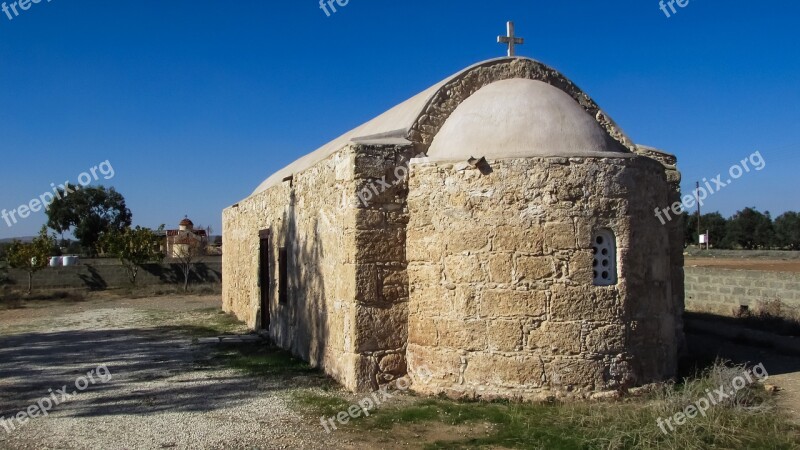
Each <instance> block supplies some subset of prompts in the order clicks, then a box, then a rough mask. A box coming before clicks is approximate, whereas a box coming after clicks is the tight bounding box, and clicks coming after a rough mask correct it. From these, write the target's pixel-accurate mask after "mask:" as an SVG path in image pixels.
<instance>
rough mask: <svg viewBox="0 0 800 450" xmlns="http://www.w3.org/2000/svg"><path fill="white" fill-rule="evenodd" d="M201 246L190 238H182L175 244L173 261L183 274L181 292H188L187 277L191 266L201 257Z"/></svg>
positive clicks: (190, 271)
mask: <svg viewBox="0 0 800 450" xmlns="http://www.w3.org/2000/svg"><path fill="white" fill-rule="evenodd" d="M200 247H201V245H199V242H198V241H196V240H194V239H192V238H188V237H187V238H184V239H181V240H179V241H178V242H176V243H175V250H174V254H175V259H176V260H177V261H178V265H180V268H181V272H183V292H186V291H188V290H189V275H191V273H192V266H193V265H194V263H195V261H196V260H197V258H198V257H200V255H201V253H202V252H201V248H200Z"/></svg>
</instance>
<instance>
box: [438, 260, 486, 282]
mask: <svg viewBox="0 0 800 450" xmlns="http://www.w3.org/2000/svg"><path fill="white" fill-rule="evenodd" d="M444 273H445V279H446V280H447V281H449V282H451V283H477V282H481V281H485V280H486V274H485V273H484V271H483V268H481V264H480V261H479V260H478V257H477V256H475V255H451V256H447V257H446V258H445V272H444Z"/></svg>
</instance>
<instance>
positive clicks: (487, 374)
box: [464, 352, 544, 387]
mask: <svg viewBox="0 0 800 450" xmlns="http://www.w3.org/2000/svg"><path fill="white" fill-rule="evenodd" d="M543 374H544V366H543V364H542V361H541V360H540V359H539V358H538V357H536V356H504V355H500V354H496V353H485V352H476V353H470V354H469V355H468V357H467V367H466V370H465V371H464V382H465V383H466V384H480V385H489V386H502V385H506V386H532V387H537V386H541V385H542V376H543Z"/></svg>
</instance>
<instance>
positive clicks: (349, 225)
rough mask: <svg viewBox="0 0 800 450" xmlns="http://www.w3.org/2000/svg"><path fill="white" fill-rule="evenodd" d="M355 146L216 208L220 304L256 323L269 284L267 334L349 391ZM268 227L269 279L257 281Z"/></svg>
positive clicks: (353, 358)
mask: <svg viewBox="0 0 800 450" xmlns="http://www.w3.org/2000/svg"><path fill="white" fill-rule="evenodd" d="M355 154H356V150H355V146H348V147H346V148H344V149H342V150H340V151H338V152H336V153H335V154H333V155H331V156H330V157H328V158H327V159H326V160H324V161H322V162H320V163H318V164H316V165H315V166H313V167H311V168H309V169H308V170H305V171H303V172H302V173H298V174H295V176H294V177H293V179H291V180H287V181H284V182H283V183H282V184H281V185H278V186H274V187H272V188H270V189H268V190H266V191H265V192H262V193H259V194H258V195H256V196H254V197H251V198H248V199H247V200H244V201H242V202H241V203H240V204H238V205H237V206H235V207H231V208H228V209H226V210H225V211H224V213H223V248H224V249H225V252H224V255H223V261H224V267H225V271H224V273H223V308H224V309H225V311H229V312H233V313H235V314H236V315H237V316H238V317H239V318H240V319H242V320H244V321H245V322H247V324H248V326H250V327H251V328H261V324H260V323H259V317H260V296H261V289H262V288H268V289H269V304H270V312H271V314H270V316H271V317H270V320H271V323H270V327H269V330H270V335H271V337H272V338H273V340H274V341H275V342H276V343H277V344H278V345H279V346H281V347H283V348H285V349H288V350H290V351H292V352H293V353H294V354H296V355H297V356H299V357H300V358H303V359H304V360H306V361H309V362H310V363H311V364H312V365H314V366H317V367H320V368H322V369H323V370H325V372H327V373H328V374H329V375H331V376H333V377H334V378H335V379H336V380H337V381H339V382H340V383H342V384H343V385H344V386H345V387H347V388H349V389H351V390H356V389H357V388H358V385H359V380H360V376H359V375H357V374H356V367H358V365H359V362H360V356H359V355H358V354H357V352H356V342H355V336H356V312H357V310H356V305H355V298H356V289H355V286H356V274H357V268H356V263H357V261H356V239H357V238H358V236H359V233H358V232H357V229H356V228H357V227H356V204H357V198H356V191H357V185H356V181H355V179H354V159H355ZM266 229H269V230H271V233H272V237H271V238H272V243H271V248H270V254H271V257H270V277H269V278H270V280H269V283H268V286H260V285H259V246H260V242H259V231H261V230H266ZM281 247H285V248H286V249H287V254H288V258H287V260H288V261H287V265H288V267H287V269H288V270H287V274H288V279H287V282H288V289H287V290H288V292H287V295H286V302H285V304H281V303H280V302H279V297H280V296H279V294H280V293H279V292H278V284H279V283H278V256H279V249H280V248H281Z"/></svg>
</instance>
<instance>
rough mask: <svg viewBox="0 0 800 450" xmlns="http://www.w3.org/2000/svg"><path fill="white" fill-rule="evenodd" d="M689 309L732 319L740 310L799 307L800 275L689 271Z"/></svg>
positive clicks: (738, 271) (687, 304) (691, 269)
mask: <svg viewBox="0 0 800 450" xmlns="http://www.w3.org/2000/svg"><path fill="white" fill-rule="evenodd" d="M684 270H685V273H686V309H687V310H689V311H698V312H713V313H716V314H722V315H732V314H733V313H734V311H737V310H739V308H740V307H741V306H748V307H749V308H750V309H753V308H754V307H755V306H756V304H757V303H758V302H759V301H763V300H775V299H778V300H781V301H782V302H784V303H786V304H787V305H789V306H793V307H800V274H798V273H788V272H766V271H760V270H733V269H718V268H715V267H686V268H685V269H684Z"/></svg>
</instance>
